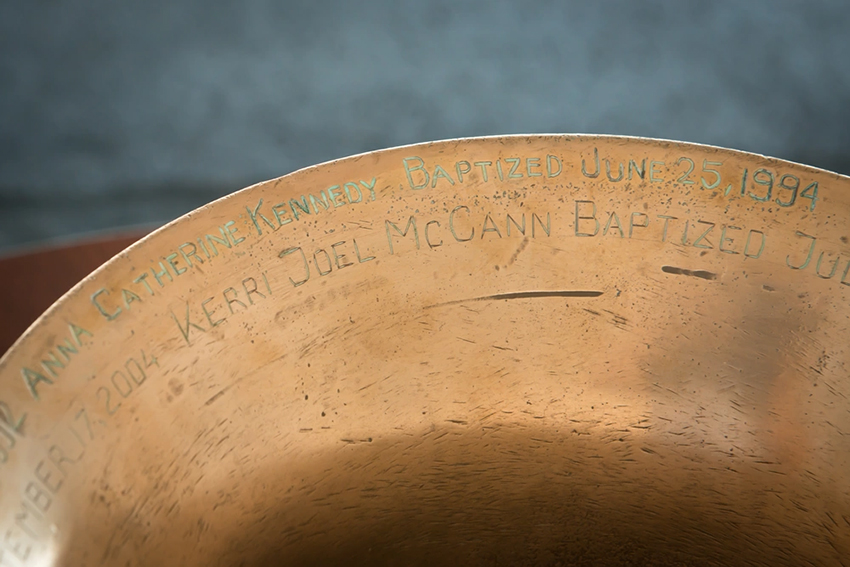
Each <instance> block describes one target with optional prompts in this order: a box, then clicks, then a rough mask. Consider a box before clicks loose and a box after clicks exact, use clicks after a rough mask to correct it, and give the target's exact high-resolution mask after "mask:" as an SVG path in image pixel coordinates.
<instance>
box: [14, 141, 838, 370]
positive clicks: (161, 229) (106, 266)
mask: <svg viewBox="0 0 850 567" xmlns="http://www.w3.org/2000/svg"><path fill="white" fill-rule="evenodd" d="M531 138H535V139H544V138H558V139H560V140H570V139H577V140H582V141H590V140H607V141H621V142H624V143H626V142H629V143H631V142H646V143H650V144H653V145H657V146H664V145H676V146H681V147H686V148H694V149H711V150H715V151H719V152H722V153H726V154H731V155H737V156H741V157H751V158H757V159H763V160H767V161H768V162H771V163H777V164H790V165H793V166H796V167H802V168H803V169H806V170H809V171H812V172H818V173H821V174H827V175H832V176H834V177H836V178H837V179H843V180H850V176H847V175H842V174H840V173H836V172H834V171H830V170H828V169H822V168H819V167H814V166H811V165H806V164H804V163H799V162H794V161H790V160H785V159H780V158H775V157H771V156H768V155H764V154H759V153H755V152H747V151H743V150H737V149H731V148H725V147H723V146H715V145H712V144H700V143H696V142H683V141H680V140H671V139H666V138H651V137H643V136H621V135H615V134H564V133H561V134H558V133H538V134H494V135H489V136H470V137H465V138H446V139H442V140H433V141H429V142H416V143H412V144H402V145H399V146H391V147H389V148H381V149H378V150H371V151H366V152H361V153H358V154H353V155H349V156H344V157H341V158H336V159H332V160H328V161H324V162H321V163H317V164H314V165H310V166H307V167H302V168H300V169H296V170H295V171H291V172H289V173H287V174H285V175H281V176H280V177H273V178H271V179H266V180H263V181H258V182H257V183H253V184H251V185H248V186H247V187H243V188H242V189H237V190H236V191H234V192H232V193H229V194H227V195H224V196H222V197H219V198H218V199H215V200H213V201H210V202H209V203H207V204H206V205H203V206H201V207H198V208H197V209H194V210H192V211H189V212H188V213H185V214H183V215H181V216H179V217H177V218H176V219H174V220H172V221H170V222H168V223H166V224H164V225H162V226H161V227H159V228H157V229H156V230H154V231H153V232H151V233H150V234H148V235H147V236H145V237H144V238H141V239H139V240H138V241H137V242H135V243H134V244H132V245H130V246H129V247H127V248H126V249H124V250H123V251H122V252H120V253H119V254H117V255H115V256H113V257H112V258H111V259H109V260H108V261H107V262H105V263H104V264H102V265H101V266H100V267H98V268H97V269H96V270H94V271H93V272H92V273H91V274H89V275H88V276H86V277H85V278H83V279H82V280H80V281H79V282H78V283H77V284H76V285H74V287H72V288H71V289H70V290H68V291H67V292H66V293H65V294H64V295H62V296H61V297H60V298H59V299H57V300H56V301H55V302H54V303H53V305H51V306H50V307H49V308H48V309H47V310H46V311H45V312H44V313H42V314H41V316H39V318H38V319H36V320H35V321H33V323H32V324H31V325H30V326H29V327H27V330H26V331H24V333H23V334H22V335H21V336H20V337H19V338H18V339H17V340H16V341H15V342H14V343H13V344H12V346H11V347H9V350H7V351H6V352H5V353H4V354H3V356H2V357H0V370H2V369H3V367H4V366H6V364H7V361H8V359H9V357H10V356H11V353H12V352H13V351H15V350H16V349H17V347H18V346H19V345H20V344H21V343H22V342H24V341H26V340H27V339H28V338H29V337H30V336H31V335H32V334H33V333H35V332H36V331H37V330H38V328H39V327H40V326H41V325H42V323H43V322H44V320H45V319H46V318H48V317H49V316H50V315H52V314H53V313H54V312H55V311H56V310H57V309H59V307H60V305H61V304H63V303H65V301H66V300H67V299H68V298H70V297H72V296H74V295H76V294H77V293H78V292H79V290H80V288H82V287H83V286H84V285H85V284H86V283H87V282H89V281H90V280H91V279H93V278H94V277H96V276H97V275H99V274H101V273H103V272H104V271H105V270H108V269H109V268H110V267H111V266H112V265H113V263H114V262H115V261H116V260H117V258H119V257H121V256H123V255H126V254H128V253H130V252H132V251H133V250H135V249H136V248H137V247H139V246H142V245H144V244H146V243H147V242H149V241H150V240H152V239H155V238H157V237H158V236H159V235H160V234H161V233H163V232H165V231H167V230H169V229H170V228H171V227H173V226H174V225H176V224H178V223H181V222H183V221H184V220H187V219H189V218H190V217H192V216H195V215H198V214H202V213H204V212H206V211H208V210H210V209H212V208H214V207H217V206H219V205H220V204H221V203H224V202H227V201H229V200H231V199H234V198H237V197H238V196H241V195H244V194H247V193H248V192H250V191H251V190H253V189H254V188H256V187H258V186H260V185H264V184H266V183H269V182H272V181H277V180H280V179H284V178H287V177H290V176H295V175H300V174H305V173H307V172H309V171H312V170H316V169H320V168H323V167H328V166H332V165H335V164H338V163H343V162H348V161H356V160H358V159H361V158H363V157H366V156H371V155H380V154H384V153H389V152H392V151H397V150H402V149H405V148H420V147H429V146H435V145H451V144H458V143H463V142H474V141H479V140H491V141H492V140H506V141H507V140H511V141H516V140H523V139H531Z"/></svg>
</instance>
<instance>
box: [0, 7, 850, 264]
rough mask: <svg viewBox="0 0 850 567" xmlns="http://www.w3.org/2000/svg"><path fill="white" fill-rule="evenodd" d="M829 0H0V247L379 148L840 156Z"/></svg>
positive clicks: (144, 216) (845, 167)
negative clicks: (478, 138)
mask: <svg viewBox="0 0 850 567" xmlns="http://www.w3.org/2000/svg"><path fill="white" fill-rule="evenodd" d="M848 30H850V3H846V2H843V3H842V2H834V3H823V2H820V3H818V2H802V1H797V2H777V1H770V0H746V1H743V0H736V1H730V2H697V1H693V2H684V1H681V0H678V1H674V0H669V1H666V2H641V1H637V0H624V1H620V2H613V1H596V2H589V1H581V2H545V1H528V0H526V1H524V2H499V1H494V0H489V1H481V2H464V1H462V0H453V1H437V0H405V1H396V2H391V1H389V0H380V1H376V0H336V1H331V2H320V1H314V0H298V1H282V0H278V1H273V0H245V1H242V2H223V1H218V0H188V1H179V0H171V1H158V0H147V1H144V2H143V1H134V0H122V1H116V0H76V1H70V0H68V1H59V0H0V247H4V246H10V245H15V244H20V243H24V242H32V241H38V240H43V239H45V238H52V237H61V236H65V235H68V234H74V233H80V232H83V231H91V230H98V229H103V228H109V227H115V226H121V225H126V224H134V223H145V222H151V221H163V220H168V219H171V218H173V217H176V216H177V215H179V214H182V213H183V212H186V211H188V210H190V209H192V208H194V207H196V206H199V205H201V204H203V203H205V202H207V201H209V200H211V199H213V198H215V197H218V196H221V195H223V194H226V193H228V192H231V191H233V190H236V189H239V188H241V187H242V186H244V185H247V184H250V183H254V182H257V181H260V180H263V179H267V178H270V177H276V176H278V175H282V174H285V173H288V172H290V171H292V170H294V169H297V168H300V167H303V166H307V165H311V164H313V163H316V162H320V161H324V160H329V159H333V158H338V157H342V156H345V155H349V154H352V153H357V152H363V151H367V150H373V149H378V148H382V147H387V146H393V145H398V144H407V143H412V142H420V141H427V140H433V139H440V138H450V137H458V136H475V135H483V134H507V133H521V132H592V133H609V134H630V135H639V136H653V137H662V138H673V139H681V140H688V141H694V142H704V143H709V144H718V145H722V146H728V147H733V148H739V149H745V150H750V151H755V152H759V153H766V154H771V155H775V156H779V157H783V158H788V159H792V160H797V161H804V162H808V163H812V164H815V165H820V166H823V167H827V168H831V169H837V170H840V171H843V172H848V171H850V129H848V116H850V104H848V103H850V97H849V96H848V95H850V33H848Z"/></svg>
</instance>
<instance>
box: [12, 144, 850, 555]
mask: <svg viewBox="0 0 850 567" xmlns="http://www.w3.org/2000/svg"><path fill="white" fill-rule="evenodd" d="M848 189H850V182H849V181H848V178H846V177H842V176H839V175H836V174H833V173H829V172H825V171H822V170H817V169H814V168H810V167H805V166H801V165H797V164H792V163H788V162H784V161H779V160H775V159H770V158H766V157H762V156H757V155H752V154H744V153H740V152H735V151H730V150H725V149H719V148H714V147H706V146H698V145H691V144H682V143H674V142H665V141H657V140H647V139H633V138H617V137H596V136H593V137H591V136H518V137H502V138H484V139H468V140H454V141H445V142H437V143H432V144H423V145H417V146H409V147H402V148H395V149H390V150H386V151H380V152H374V153H370V154H364V155H360V156H355V157H351V158H347V159H343V160H339V161H336V162H332V163H327V164H322V165H318V166H315V167H311V168H309V169H305V170H302V171H298V172H296V173H293V174H291V175H287V176H285V177H282V178H280V179H275V180H272V181H268V182H265V183H260V184H258V185H255V186H253V187H250V188H248V189H245V190H243V191H240V192H237V193H235V194H233V195H230V196H228V197H226V198H224V199H221V200H219V201H216V202H214V203H211V204H209V205H207V206H205V207H203V208H201V209H199V210H197V211H195V212H193V213H190V214H188V215H186V216H184V217H182V218H181V219H179V220H177V221H175V222H173V223H171V224H170V225H168V226H166V227H164V228H162V229H160V230H159V231H157V232H155V233H154V234H152V235H151V236H149V237H147V238H145V239H144V240H142V241H141V242H139V243H138V244H136V245H134V246H132V247H131V248H129V249H128V250H126V251H125V252H123V253H121V254H119V255H118V256H117V257H115V258H114V259H113V260H111V261H110V262H108V263H107V264H106V265H104V266H103V267H102V268H100V269H99V270H98V271H96V272H95V273H94V274H92V275H91V276H90V277H88V278H87V279H86V280H84V281H83V282H82V283H81V284H79V285H78V286H77V287H75V288H74V289H73V290H72V291H71V292H69V293H68V294H67V295H66V296H65V297H64V298H62V299H61V300H60V301H59V302H57V303H56V304H55V305H54V306H53V307H52V308H51V309H50V310H49V311H48V312H47V313H46V314H45V315H44V316H43V317H42V318H41V319H39V321H38V322H36V323H35V324H34V325H33V326H32V328H31V329H30V330H29V331H28V332H27V333H26V334H25V335H24V337H22V339H20V340H19V341H18V342H17V343H16V345H15V346H14V347H13V348H12V349H11V351H10V352H9V353H8V354H7V355H6V356H5V357H4V358H3V359H2V361H0V376H2V389H0V401H2V404H0V461H2V463H0V501H1V502H0V550H1V551H0V554H2V555H0V565H4V566H5V565H10V566H18V565H33V566H39V567H41V566H49V565H69V566H90V565H116V566H117V565H120V566H125V565H127V566H135V565H145V566H147V565H181V566H209V565H266V564H272V565H277V564H281V565H290V564H292V565H296V564H305V565H306V564H311V565H319V564H354V565H356V564H370V565H382V564H385V565H443V564H445V565H519V564H540V565H558V564H560V565H770V566H778V565H818V566H827V565H850V401H848V396H850V375H848V363H850V358H849V357H848V350H847V349H848V346H847V345H848V341H847V337H848V336H850V329H848V315H850V307H848V301H850V244H849V243H848V237H850V226H848V222H847V221H848V211H850V192H848ZM45 277H50V275H49V274H45Z"/></svg>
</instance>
